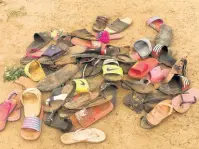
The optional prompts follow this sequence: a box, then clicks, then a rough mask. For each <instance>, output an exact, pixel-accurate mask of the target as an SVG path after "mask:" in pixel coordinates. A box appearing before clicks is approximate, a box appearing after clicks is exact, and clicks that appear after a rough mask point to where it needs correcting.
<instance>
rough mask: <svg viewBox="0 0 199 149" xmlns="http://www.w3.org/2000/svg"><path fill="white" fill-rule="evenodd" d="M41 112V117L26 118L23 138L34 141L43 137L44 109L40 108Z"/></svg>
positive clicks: (23, 126)
mask: <svg viewBox="0 0 199 149" xmlns="http://www.w3.org/2000/svg"><path fill="white" fill-rule="evenodd" d="M40 108H41V109H40V110H41V111H40V114H39V117H37V116H26V117H25V118H24V121H23V125H22V127H21V137H22V138H23V139H25V140H29V141H33V140H36V139H38V138H39V136H40V135H41V126H42V119H43V115H44V114H43V108H42V107H40Z"/></svg>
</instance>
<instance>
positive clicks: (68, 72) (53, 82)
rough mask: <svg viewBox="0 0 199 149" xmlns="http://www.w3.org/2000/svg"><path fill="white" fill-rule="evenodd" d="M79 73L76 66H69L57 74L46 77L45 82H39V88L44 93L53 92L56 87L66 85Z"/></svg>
mask: <svg viewBox="0 0 199 149" xmlns="http://www.w3.org/2000/svg"><path fill="white" fill-rule="evenodd" d="M77 71H78V66H76V65H74V64H68V65H66V66H64V67H63V68H61V69H59V70H57V71H56V72H54V73H52V74H50V75H48V76H46V78H44V79H43V80H41V81H39V82H38V84H37V88H38V89H39V90H41V91H43V92H48V91H52V90H53V89H55V88H56V87H58V86H60V85H61V84H63V83H65V82H66V81H67V80H69V79H70V78H71V77H72V76H74V75H75V74H76V73H77Z"/></svg>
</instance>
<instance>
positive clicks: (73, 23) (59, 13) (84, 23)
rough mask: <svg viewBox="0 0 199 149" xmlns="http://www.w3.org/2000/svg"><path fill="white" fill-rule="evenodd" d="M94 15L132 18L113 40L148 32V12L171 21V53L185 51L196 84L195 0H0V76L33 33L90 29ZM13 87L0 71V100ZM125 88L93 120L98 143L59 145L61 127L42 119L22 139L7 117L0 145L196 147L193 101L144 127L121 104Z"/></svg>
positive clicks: (198, 12) (197, 108)
mask: <svg viewBox="0 0 199 149" xmlns="http://www.w3.org/2000/svg"><path fill="white" fill-rule="evenodd" d="M98 15H105V16H108V17H111V19H112V20H114V19H116V18H117V17H121V16H128V17H132V18H133V25H132V26H131V27H129V29H127V30H126V31H124V32H123V34H124V35H125V37H124V38H123V39H122V40H119V41H116V42H113V43H114V44H117V45H119V46H122V45H124V46H125V45H132V44H133V43H134V42H135V41H136V40H137V39H139V38H143V37H149V38H154V37H155V35H156V34H157V33H156V31H154V30H153V29H151V28H150V27H147V26H146V23H145V21H146V20H147V19H148V18H149V17H151V16H155V15H159V16H161V17H162V18H163V19H164V20H165V22H166V23H167V24H169V25H170V26H172V27H173V30H174V40H173V44H172V47H171V48H172V50H173V52H174V53H175V54H176V57H177V58H179V57H180V56H181V55H184V54H185V55H187V56H188V78H190V80H191V82H192V86H194V87H198V88H199V66H198V65H199V58H198V57H199V51H198V45H199V44H198V41H199V36H198V35H199V28H198V27H199V1H198V0H5V1H4V0H3V1H2V0H0V76H2V75H3V71H4V69H5V67H6V66H12V65H18V64H19V59H20V57H22V56H23V54H24V52H25V49H26V47H27V45H28V44H29V43H30V42H31V41H32V35H33V33H35V32H38V31H46V30H50V29H51V28H59V29H63V30H65V31H72V30H74V29H80V28H84V27H86V28H87V29H89V30H91V27H92V23H93V22H94V20H95V18H96V16H98ZM16 88H17V85H15V84H13V83H4V82H3V79H2V77H1V78H0V92H1V99H0V102H2V101H3V100H5V98H6V97H7V95H8V93H9V92H11V91H12V90H13V89H16ZM126 93H127V91H124V90H122V89H121V90H120V91H119V97H118V99H117V105H116V108H115V110H114V111H113V112H112V113H111V114H110V115H108V116H107V117H105V118H103V119H102V120H100V121H99V122H97V123H95V124H94V125H93V127H96V128H99V129H102V130H104V131H105V133H106V134H107V139H106V141H105V142H103V143H101V144H84V143H80V144H75V145H70V146H65V145H63V144H62V143H61V141H60V136H61V134H62V133H61V132H59V131H58V130H55V129H53V128H49V127H47V126H45V125H43V126H42V135H41V137H40V138H39V139H38V140H37V141H33V142H28V141H25V140H23V139H22V138H21V137H20V126H21V122H22V120H21V121H18V122H15V123H8V124H7V126H6V129H5V130H4V131H3V132H1V133H0V148H1V149H19V148H20V149H30V148H31V149H61V148H63V147H64V148H67V149H75V148H81V149H110V148H113V149H159V148H161V149H199V133H198V132H199V120H198V119H199V114H198V113H199V104H197V103H196V104H195V105H193V106H192V107H191V108H190V110H189V111H188V112H187V113H185V114H177V113H175V114H174V115H172V116H171V117H169V118H168V119H166V120H165V121H164V122H163V123H162V124H161V125H160V126H158V127H156V128H154V129H152V130H144V129H142V128H141V127H140V125H139V122H140V117H141V115H142V114H141V115H138V114H135V112H133V111H131V110H129V109H128V108H126V107H125V106H124V105H123V104H122V98H123V96H124V95H125V94H126ZM21 119H23V118H21Z"/></svg>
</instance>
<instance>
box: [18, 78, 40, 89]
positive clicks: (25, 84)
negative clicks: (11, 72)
mask: <svg viewBox="0 0 199 149" xmlns="http://www.w3.org/2000/svg"><path fill="white" fill-rule="evenodd" d="M14 83H16V84H18V85H20V86H21V87H22V89H27V88H35V87H36V85H37V84H36V82H34V81H32V80H31V79H29V78H26V77H24V76H21V77H20V78H18V79H17V80H15V81H14Z"/></svg>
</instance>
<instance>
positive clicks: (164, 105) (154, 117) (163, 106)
mask: <svg viewBox="0 0 199 149" xmlns="http://www.w3.org/2000/svg"><path fill="white" fill-rule="evenodd" d="M172 113H173V106H172V104H171V100H164V101H162V102H160V103H158V104H157V105H156V106H155V107H154V109H153V110H152V111H151V112H150V113H148V114H147V115H146V116H143V117H142V118H141V123H140V125H141V127H142V128H144V129H150V128H153V127H155V126H157V125H158V124H160V123H161V122H162V121H163V120H164V119H165V118H167V117H168V116H170V115H171V114H172Z"/></svg>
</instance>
